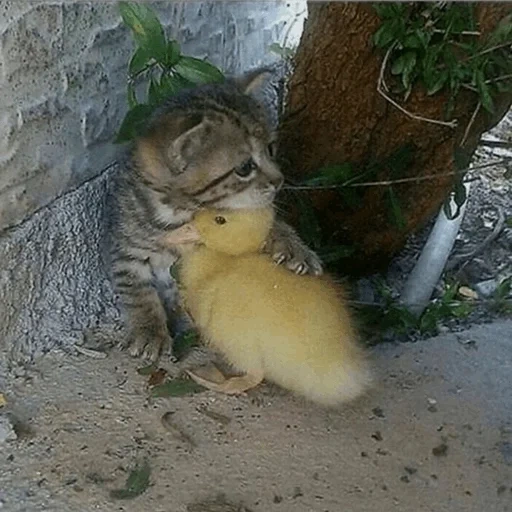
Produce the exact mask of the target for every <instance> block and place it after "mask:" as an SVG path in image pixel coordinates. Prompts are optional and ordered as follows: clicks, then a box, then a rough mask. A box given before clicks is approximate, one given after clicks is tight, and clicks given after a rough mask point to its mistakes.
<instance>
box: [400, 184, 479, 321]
mask: <svg viewBox="0 0 512 512" xmlns="http://www.w3.org/2000/svg"><path fill="white" fill-rule="evenodd" d="M464 186H465V187H466V201H464V204H463V205H462V206H461V209H460V212H459V215H458V216H457V218H455V219H453V220H450V219H448V217H447V216H446V214H445V213H444V208H443V207H441V210H440V211H439V214H438V216H437V219H436V223H435V224H434V227H433V228H432V231H431V232H430V235H429V237H428V240H427V242H426V244H425V246H424V247H423V250H422V251H421V254H420V257H419V258H418V261H417V262H416V265H415V266H414V268H413V269H412V272H411V273H410V275H409V277H408V279H407V281H406V282H405V285H404V288H403V291H402V295H401V302H402V304H403V305H404V306H405V307H406V308H407V309H408V310H409V311H410V312H411V313H413V314H414V315H416V316H420V315H421V314H422V313H423V311H424V310H425V308H426V307H427V306H428V303H429V300H430V297H432V293H433V292H434V288H435V287H436V285H437V283H438V282H439V278H440V277H441V274H442V273H443V270H444V267H445V265H446V262H447V261H448V257H449V256H450V253H451V251H452V248H453V244H454V243H455V238H456V237H457V233H458V232H459V229H460V225H461V223H462V219H463V218H464V213H465V211H466V205H467V203H468V197H469V189H470V183H465V184H464ZM450 207H451V208H452V211H454V210H453V208H456V205H455V203H454V201H453V199H452V200H451V201H450Z"/></svg>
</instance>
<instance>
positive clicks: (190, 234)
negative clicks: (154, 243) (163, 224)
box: [162, 223, 201, 247]
mask: <svg viewBox="0 0 512 512" xmlns="http://www.w3.org/2000/svg"><path fill="white" fill-rule="evenodd" d="M200 240H201V237H200V235H199V231H197V229H196V228H195V227H194V225H193V224H192V223H188V224H184V225H183V226H181V227H180V228H176V229H173V230H172V231H170V232H169V233H166V234H165V235H164V237H163V239H162V242H163V244H164V246H165V247H172V246H174V245H183V244H191V243H194V242H199V241H200Z"/></svg>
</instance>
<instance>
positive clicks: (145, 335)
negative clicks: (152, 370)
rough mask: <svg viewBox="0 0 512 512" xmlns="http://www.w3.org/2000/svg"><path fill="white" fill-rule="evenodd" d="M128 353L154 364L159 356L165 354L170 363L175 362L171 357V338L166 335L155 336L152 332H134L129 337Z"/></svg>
mask: <svg viewBox="0 0 512 512" xmlns="http://www.w3.org/2000/svg"><path fill="white" fill-rule="evenodd" d="M128 352H129V353H130V355H131V356H132V357H142V358H143V359H145V360H147V361H150V362H152V363H156V362H157V361H158V359H159V358H160V354H162V353H165V354H166V355H167V356H168V358H169V360H170V361H171V362H176V358H175V357H174V356H173V355H172V338H171V337H170V336H169V335H168V334H165V335H163V334H161V335H155V334H154V332H151V331H150V332H141V331H138V332H134V333H132V335H131V336H130V347H129V348H128Z"/></svg>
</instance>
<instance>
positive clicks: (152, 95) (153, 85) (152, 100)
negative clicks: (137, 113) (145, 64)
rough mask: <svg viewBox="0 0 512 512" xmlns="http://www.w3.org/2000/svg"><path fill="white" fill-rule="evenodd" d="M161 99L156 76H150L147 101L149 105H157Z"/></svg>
mask: <svg viewBox="0 0 512 512" xmlns="http://www.w3.org/2000/svg"><path fill="white" fill-rule="evenodd" d="M160 100H161V90H160V85H159V84H158V81H157V79H156V78H153V77H151V78H150V80H149V87H148V102H149V104H150V105H158V104H159V103H160Z"/></svg>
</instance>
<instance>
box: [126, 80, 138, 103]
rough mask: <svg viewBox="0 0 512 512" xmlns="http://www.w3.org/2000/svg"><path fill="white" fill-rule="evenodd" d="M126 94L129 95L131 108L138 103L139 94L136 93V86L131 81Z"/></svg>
mask: <svg viewBox="0 0 512 512" xmlns="http://www.w3.org/2000/svg"><path fill="white" fill-rule="evenodd" d="M126 95H127V96H128V106H129V107H130V109H132V108H134V107H135V106H137V105H138V102H137V95H136V94H135V86H134V85H133V82H131V81H130V82H128V86H127V91H126Z"/></svg>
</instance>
